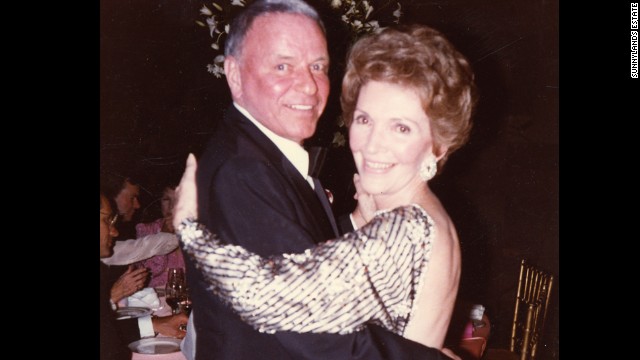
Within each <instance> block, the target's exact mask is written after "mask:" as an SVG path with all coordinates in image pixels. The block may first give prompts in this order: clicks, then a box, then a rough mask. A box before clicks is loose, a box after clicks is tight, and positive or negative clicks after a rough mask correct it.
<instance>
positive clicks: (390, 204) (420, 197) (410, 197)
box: [373, 181, 431, 210]
mask: <svg viewBox="0 0 640 360" xmlns="http://www.w3.org/2000/svg"><path fill="white" fill-rule="evenodd" d="M430 193H431V190H430V189H429V186H428V185H427V184H426V183H425V182H423V181H420V182H416V183H415V184H412V185H410V186H408V187H407V188H405V189H403V190H402V191H401V192H397V193H394V194H380V195H374V196H373V199H374V201H375V203H376V208H377V209H378V210H391V209H395V208H397V207H399V206H406V205H410V204H419V205H421V206H423V204H424V202H425V201H426V199H427V198H428V196H429V194H430Z"/></svg>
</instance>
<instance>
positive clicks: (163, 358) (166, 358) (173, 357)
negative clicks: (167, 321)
mask: <svg viewBox="0 0 640 360" xmlns="http://www.w3.org/2000/svg"><path fill="white" fill-rule="evenodd" d="M156 292H157V293H158V299H160V306H159V307H158V308H157V309H156V310H154V311H153V313H152V314H153V315H155V316H168V315H171V307H170V306H169V305H167V302H166V300H165V296H164V291H158V289H156ZM164 338H166V339H167V342H176V341H177V340H175V338H173V337H169V336H165V335H163V334H158V335H157V336H156V337H155V338H154V339H156V340H158V342H159V343H161V340H162V339H164ZM141 340H142V341H145V340H143V339H141ZM131 360H187V358H186V357H185V356H184V354H183V353H182V352H181V351H180V350H178V351H174V352H170V353H166V354H141V353H138V352H135V351H133V356H132V357H131Z"/></svg>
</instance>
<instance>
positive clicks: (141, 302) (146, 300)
mask: <svg viewBox="0 0 640 360" xmlns="http://www.w3.org/2000/svg"><path fill="white" fill-rule="evenodd" d="M127 306H137V307H145V308H149V309H152V310H154V309H158V308H159V307H160V299H159V298H158V294H157V293H156V291H155V290H154V288H151V287H148V288H144V289H142V290H140V291H138V292H137V293H134V294H132V295H131V296H129V297H128V298H127Z"/></svg>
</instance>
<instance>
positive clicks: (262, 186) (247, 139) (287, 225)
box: [185, 106, 447, 360]
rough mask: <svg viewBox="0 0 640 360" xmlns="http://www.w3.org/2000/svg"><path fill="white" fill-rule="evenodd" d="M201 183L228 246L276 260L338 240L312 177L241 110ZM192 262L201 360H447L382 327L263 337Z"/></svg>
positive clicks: (208, 211)
mask: <svg viewBox="0 0 640 360" xmlns="http://www.w3.org/2000/svg"><path fill="white" fill-rule="evenodd" d="M196 178H197V184H198V211H199V220H200V221H201V222H203V223H204V224H205V225H206V226H207V227H208V228H209V229H211V230H212V231H213V232H214V233H216V234H218V235H219V236H220V238H221V239H222V240H223V241H225V242H227V243H231V244H237V245H242V246H244V247H245V248H247V249H248V250H249V251H252V252H254V253H257V254H259V255H261V256H265V257H268V256H269V255H274V254H281V253H292V252H301V251H304V250H305V249H308V248H309V247H312V246H313V245H315V244H317V243H318V242H321V241H325V240H328V239H332V238H335V235H334V233H333V230H332V227H331V223H330V220H329V217H328V216H329V215H328V214H327V213H325V211H324V209H323V207H322V204H321V202H320V200H319V199H318V197H317V195H316V193H315V192H314V190H313V189H312V188H311V187H310V186H309V183H308V182H307V181H306V179H305V178H303V177H302V176H301V174H300V172H298V171H297V170H296V168H295V167H294V166H293V164H292V163H291V162H290V161H289V160H288V159H287V158H286V157H285V156H284V154H283V153H282V152H281V151H280V150H279V149H278V148H277V147H276V145H275V144H274V143H273V142H272V141H271V140H269V138H267V137H266V135H264V134H263V133H262V132H261V131H260V130H259V129H258V128H257V127H256V126H255V125H254V124H253V123H251V121H249V120H248V119H247V118H246V117H245V116H243V115H242V114H241V113H240V112H239V111H238V110H237V109H236V108H235V107H234V106H231V107H230V108H229V109H228V110H227V113H226V115H225V117H224V119H223V120H222V121H221V122H220V123H219V125H218V128H217V130H216V133H215V134H214V135H213V137H212V139H211V140H210V142H209V144H208V145H207V147H206V149H205V151H204V153H203V155H202V156H201V157H200V159H199V161H198V171H197V175H196ZM330 216H333V215H330ZM185 263H186V267H187V273H188V276H187V281H188V283H189V284H188V285H189V288H190V292H191V294H192V300H193V315H194V326H195V329H196V359H197V360H214V359H215V360H241V359H278V360H281V359H296V360H297V359H331V360H339V359H367V360H376V359H412V360H416V359H447V357H445V356H444V355H442V354H441V353H440V352H439V351H437V350H435V349H431V348H427V347H425V346H422V345H420V344H418V343H416V342H413V341H410V340H406V339H404V338H402V337H400V336H398V335H396V334H393V333H391V332H388V331H386V330H384V329H382V328H380V327H377V326H369V327H368V328H367V329H365V330H364V331H360V332H357V333H353V334H350V335H337V334H312V333H304V334H301V333H293V332H277V333H275V334H264V333H260V332H258V331H257V330H254V329H253V328H252V327H251V326H249V325H247V324H245V323H244V322H242V320H240V318H239V317H238V316H237V315H236V314H235V313H233V311H232V310H231V308H230V307H228V306H227V305H225V304H224V303H223V302H222V301H221V300H219V299H218V298H217V297H216V296H215V295H213V294H212V292H210V291H209V290H208V289H207V288H208V285H207V283H206V282H205V281H204V279H203V277H202V275H201V274H200V272H199V271H198V270H197V269H196V268H195V264H194V262H193V261H192V260H191V259H190V258H189V257H188V256H187V257H185ZM274 301H277V299H274Z"/></svg>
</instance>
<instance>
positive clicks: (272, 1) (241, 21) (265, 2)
mask: <svg viewBox="0 0 640 360" xmlns="http://www.w3.org/2000/svg"><path fill="white" fill-rule="evenodd" d="M269 13H284V14H300V15H304V16H307V17H308V18H310V19H312V20H314V21H315V22H316V23H317V24H318V26H319V27H320V29H322V32H323V33H324V34H325V36H326V30H325V28H324V24H323V23H322V20H321V19H320V15H318V12H317V11H316V10H315V9H314V8H313V7H311V5H309V4H307V3H306V2H304V1H302V0H256V1H254V2H253V3H251V4H250V5H249V6H247V8H246V9H245V10H244V11H242V12H241V13H240V14H239V15H238V16H236V18H235V19H233V21H232V22H231V25H230V28H229V35H228V36H227V40H226V42H225V45H224V54H225V56H229V55H231V56H233V57H236V58H237V57H239V55H240V54H242V45H243V43H244V38H245V36H246V35H247V32H248V31H249V29H250V28H251V24H253V21H254V20H255V19H256V18H257V17H258V16H260V15H264V14H269Z"/></svg>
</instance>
